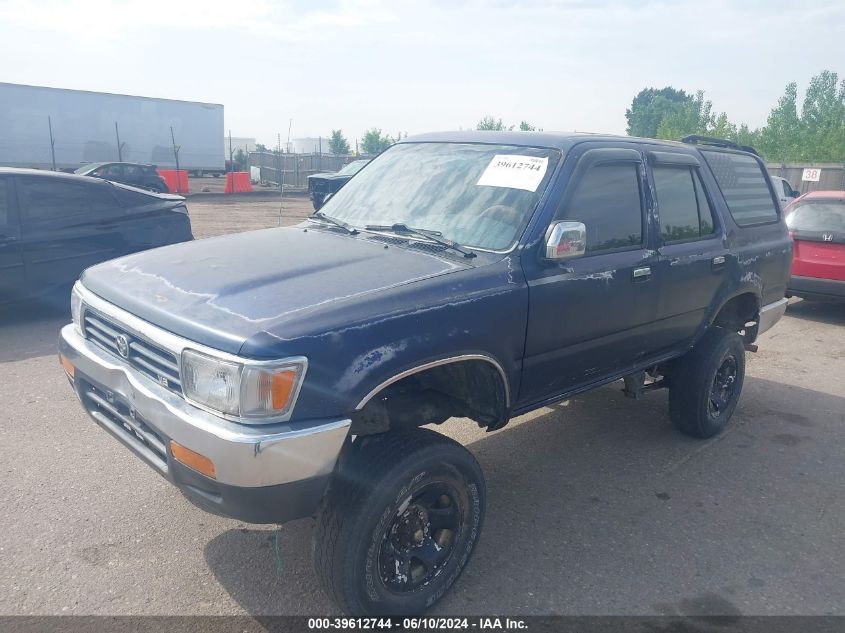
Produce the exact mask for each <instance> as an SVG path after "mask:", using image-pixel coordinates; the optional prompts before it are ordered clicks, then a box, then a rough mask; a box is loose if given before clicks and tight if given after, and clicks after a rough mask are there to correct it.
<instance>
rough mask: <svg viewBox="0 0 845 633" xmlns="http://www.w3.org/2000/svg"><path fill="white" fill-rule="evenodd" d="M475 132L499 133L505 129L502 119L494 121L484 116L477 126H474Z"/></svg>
mask: <svg viewBox="0 0 845 633" xmlns="http://www.w3.org/2000/svg"><path fill="white" fill-rule="evenodd" d="M475 129H476V130H493V131H498V132H501V131H503V130H504V129H505V125H504V123H502V119H496V118H494V117H492V116H489V115H488V116H485V117H484V118H482V119H481V120H480V121H479V122H478V125H476V126H475Z"/></svg>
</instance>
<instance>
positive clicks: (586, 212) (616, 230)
mask: <svg viewBox="0 0 845 633" xmlns="http://www.w3.org/2000/svg"><path fill="white" fill-rule="evenodd" d="M561 219H563V220H572V221H577V222H583V223H584V225H585V226H586V227H587V253H596V252H600V251H609V250H614V249H624V248H631V247H636V246H640V245H641V244H642V241H643V238H642V235H643V211H642V204H641V202H640V179H639V173H638V165H637V164H636V163H620V164H605V165H596V166H594V167H591V168H590V169H589V171H587V173H585V174H583V175H582V176H581V178H580V179H579V181H578V183H577V184H576V189H575V192H574V193H573V194H572V196H571V197H570V199H569V201H568V203H567V205H566V208H565V209H564V212H563V214H562V217H561Z"/></svg>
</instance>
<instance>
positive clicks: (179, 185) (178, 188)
mask: <svg viewBox="0 0 845 633" xmlns="http://www.w3.org/2000/svg"><path fill="white" fill-rule="evenodd" d="M170 140H171V141H173V155H174V156H175V157H176V193H182V176H181V175H180V174H179V149H180V147H179V146H178V145H176V136H175V135H174V134H173V126H172V125H171V126H170Z"/></svg>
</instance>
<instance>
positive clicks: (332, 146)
mask: <svg viewBox="0 0 845 633" xmlns="http://www.w3.org/2000/svg"><path fill="white" fill-rule="evenodd" d="M329 151H330V152H331V153H332V154H334V155H335V156H340V155H342V154H348V153H349V141H347V140H346V138H345V137H344V136H343V131H342V130H332V135H331V136H330V137H329Z"/></svg>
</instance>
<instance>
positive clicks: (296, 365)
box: [182, 349, 307, 423]
mask: <svg viewBox="0 0 845 633" xmlns="http://www.w3.org/2000/svg"><path fill="white" fill-rule="evenodd" d="M306 366H307V362H306V360H305V359H304V358H296V359H289V360H284V361H279V363H263V362H261V363H250V362H249V361H245V362H235V361H230V360H223V359H219V358H214V357H213V356H208V355H206V354H202V353H200V352H196V351H194V350H190V349H188V350H185V351H183V352H182V388H183V390H184V392H185V397H186V398H188V399H189V400H192V401H194V402H196V403H197V404H201V405H203V406H206V407H208V408H210V409H214V410H215V411H219V412H221V413H224V414H227V415H233V416H237V417H239V418H242V419H244V420H245V421H252V422H256V423H260V422H261V421H263V420H267V421H276V420H278V419H280V418H285V417H287V416H289V414H290V412H291V410H292V409H293V405H294V403H295V402H296V396H297V394H298V393H299V388H300V386H301V385H302V380H303V378H304V377H305V369H306Z"/></svg>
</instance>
